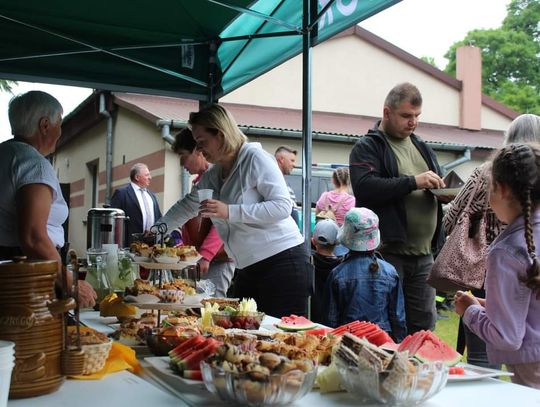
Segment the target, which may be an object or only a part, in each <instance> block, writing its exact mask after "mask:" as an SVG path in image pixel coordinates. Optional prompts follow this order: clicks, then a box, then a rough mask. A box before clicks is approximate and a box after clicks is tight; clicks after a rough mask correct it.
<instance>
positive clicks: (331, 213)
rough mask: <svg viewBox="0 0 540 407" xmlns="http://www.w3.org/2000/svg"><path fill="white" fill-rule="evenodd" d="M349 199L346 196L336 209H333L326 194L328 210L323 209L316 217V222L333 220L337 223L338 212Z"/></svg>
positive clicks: (325, 205)
mask: <svg viewBox="0 0 540 407" xmlns="http://www.w3.org/2000/svg"><path fill="white" fill-rule="evenodd" d="M345 199H347V195H345V196H344V197H343V198H341V200H340V201H339V202H338V203H337V204H336V207H335V209H334V208H332V205H330V203H329V202H328V194H326V196H325V199H324V207H325V208H326V209H323V210H322V211H320V212H319V213H318V214H317V215H316V216H315V218H316V220H322V219H332V220H333V221H334V222H336V212H337V210H338V209H339V207H340V206H341V204H342V203H343V202H344V201H345Z"/></svg>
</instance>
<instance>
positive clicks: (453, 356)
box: [398, 331, 461, 366]
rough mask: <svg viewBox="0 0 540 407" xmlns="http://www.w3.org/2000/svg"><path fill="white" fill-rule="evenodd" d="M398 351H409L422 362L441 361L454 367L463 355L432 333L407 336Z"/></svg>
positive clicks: (423, 332) (420, 332) (421, 332)
mask: <svg viewBox="0 0 540 407" xmlns="http://www.w3.org/2000/svg"><path fill="white" fill-rule="evenodd" d="M398 350H399V351H400V352H403V351H409V355H410V356H413V357H415V358H416V359H418V360H419V361H421V362H435V361H441V362H443V363H444V364H446V365H447V366H454V365H455V364H456V363H458V362H459V361H460V360H461V354H459V353H458V352H456V351H455V350H454V349H452V348H451V347H450V345H448V344H447V343H446V342H444V341H442V340H441V339H439V337H438V336H437V335H435V334H434V333H433V332H431V331H419V332H415V333H414V334H412V335H409V336H407V337H406V338H405V339H404V340H403V342H401V344H400V345H399V347H398Z"/></svg>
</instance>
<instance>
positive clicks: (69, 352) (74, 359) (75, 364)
mask: <svg viewBox="0 0 540 407" xmlns="http://www.w3.org/2000/svg"><path fill="white" fill-rule="evenodd" d="M69 264H70V265H71V269H72V270H73V275H72V278H73V282H72V293H73V297H74V298H75V301H76V306H75V327H76V330H77V339H76V343H77V346H76V347H72V346H70V345H69V341H68V321H69V312H66V313H64V315H63V316H64V349H63V350H62V354H61V358H60V361H61V366H62V373H63V374H64V375H66V376H78V375H81V374H82V373H83V371H84V350H83V349H82V347H81V327H80V325H81V324H80V318H79V316H80V308H79V266H78V264H77V256H76V255H75V254H74V253H70V263H69ZM62 291H63V293H62V294H63V297H64V298H68V297H69V291H68V284H67V270H66V268H65V267H62Z"/></svg>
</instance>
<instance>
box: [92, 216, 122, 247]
mask: <svg viewBox="0 0 540 407" xmlns="http://www.w3.org/2000/svg"><path fill="white" fill-rule="evenodd" d="M127 219H128V217H127V216H126V214H125V213H124V211H123V210H122V209H118V208H92V209H90V210H89V211H88V216H87V223H86V248H87V249H88V248H90V247H91V248H94V249H99V248H102V247H103V245H104V244H116V245H118V247H120V248H122V247H126V242H127V240H126V221H127Z"/></svg>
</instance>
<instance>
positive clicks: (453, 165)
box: [441, 147, 473, 175]
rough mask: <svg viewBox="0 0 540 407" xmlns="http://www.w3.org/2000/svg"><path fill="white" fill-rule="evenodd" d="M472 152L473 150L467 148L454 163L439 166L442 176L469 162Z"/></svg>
mask: <svg viewBox="0 0 540 407" xmlns="http://www.w3.org/2000/svg"><path fill="white" fill-rule="evenodd" d="M472 150H473V149H472V148H470V147H468V148H466V149H465V150H464V151H463V155H462V156H461V157H459V158H458V159H456V160H454V161H451V162H449V163H446V164H444V165H441V169H442V171H443V174H445V175H446V173H447V172H448V171H450V170H451V169H452V168H456V167H457V166H458V165H460V164H463V163H464V162H467V161H470V160H471V153H472Z"/></svg>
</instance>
